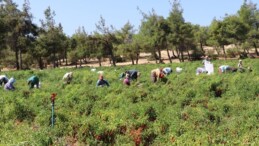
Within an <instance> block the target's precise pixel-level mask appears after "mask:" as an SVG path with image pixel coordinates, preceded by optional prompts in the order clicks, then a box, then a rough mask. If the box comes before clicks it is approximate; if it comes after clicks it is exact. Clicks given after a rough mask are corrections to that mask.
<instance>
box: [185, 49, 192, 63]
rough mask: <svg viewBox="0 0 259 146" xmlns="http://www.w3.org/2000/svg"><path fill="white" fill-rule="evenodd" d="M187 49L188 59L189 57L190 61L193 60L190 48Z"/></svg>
mask: <svg viewBox="0 0 259 146" xmlns="http://www.w3.org/2000/svg"><path fill="white" fill-rule="evenodd" d="M186 50H187V54H188V59H189V61H191V55H190V52H189V49H188V48H187V49H186Z"/></svg>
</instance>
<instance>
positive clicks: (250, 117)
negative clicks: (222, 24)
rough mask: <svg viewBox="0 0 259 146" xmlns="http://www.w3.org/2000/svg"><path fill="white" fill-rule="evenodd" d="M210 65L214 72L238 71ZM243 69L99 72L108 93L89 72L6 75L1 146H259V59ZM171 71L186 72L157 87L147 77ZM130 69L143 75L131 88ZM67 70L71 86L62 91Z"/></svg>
mask: <svg viewBox="0 0 259 146" xmlns="http://www.w3.org/2000/svg"><path fill="white" fill-rule="evenodd" d="M213 63H214V67H215V69H216V70H217V67H218V66H219V65H221V64H228V65H232V66H236V65H237V61H236V60H233V61H231V60H230V61H214V62H213ZM243 63H244V66H248V65H249V66H251V67H252V69H253V71H252V72H244V73H240V72H236V73H226V74H221V75H219V74H218V73H217V72H215V74H214V75H210V76H208V75H199V76H196V75H195V69H196V68H197V67H199V66H201V62H200V61H199V62H186V63H173V64H153V65H151V64H149V65H135V66H123V67H103V68H97V71H99V70H102V71H104V78H105V79H107V80H108V81H109V83H110V87H104V88H97V87H96V81H97V79H98V74H97V73H96V72H91V71H90V68H88V67H85V68H80V69H53V70H43V71H38V70H27V71H12V72H4V73H5V74H6V75H7V76H8V77H11V76H13V77H14V78H15V79H16V83H15V84H14V85H15V87H16V88H17V89H16V90H15V91H13V92H12V91H5V90H4V89H1V90H0V103H1V106H0V115H1V116H0V129H1V130H0V145H26V146H27V145H66V144H68V145H72V144H77V145H138V144H140V145H161V146H166V145H215V144H216V145H223V144H226V145H247V144H248V145H259V60H258V59H246V60H243ZM167 66H169V67H172V68H173V69H174V71H175V68H176V67H182V68H183V71H182V72H181V73H175V72H173V73H172V74H171V75H169V76H167V79H168V80H167V82H166V83H164V82H158V83H155V84H154V83H152V82H151V80H150V71H151V70H152V69H154V68H157V67H167ZM127 69H137V70H139V71H140V72H141V73H142V75H141V77H140V78H139V80H138V81H135V82H132V85H131V86H129V87H126V86H125V85H123V84H122V81H121V80H119V74H120V73H121V72H124V71H125V70H127ZM68 71H73V72H74V78H73V81H72V83H71V84H69V85H63V83H62V81H61V79H62V77H63V75H64V74H65V73H66V72H68ZM2 74H3V73H2ZM31 75H37V76H39V77H40V81H41V83H42V85H41V86H42V87H41V88H40V89H33V90H29V87H28V85H27V82H26V80H27V78H29V77H30V76H31ZM51 93H57V99H56V103H55V117H56V118H55V126H54V128H52V127H51V121H50V119H51V101H50V96H51Z"/></svg>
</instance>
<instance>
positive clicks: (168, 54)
mask: <svg viewBox="0 0 259 146" xmlns="http://www.w3.org/2000/svg"><path fill="white" fill-rule="evenodd" d="M166 52H167V56H168V59H169V61H170V63H172V59H171V57H170V53H169V50H168V48H166Z"/></svg>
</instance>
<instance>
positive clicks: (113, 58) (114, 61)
mask: <svg viewBox="0 0 259 146" xmlns="http://www.w3.org/2000/svg"><path fill="white" fill-rule="evenodd" d="M109 52H110V55H111V60H112V65H113V66H116V58H115V56H114V54H113V51H112V48H111V47H109Z"/></svg>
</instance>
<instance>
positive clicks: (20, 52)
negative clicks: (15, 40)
mask: <svg viewBox="0 0 259 146" xmlns="http://www.w3.org/2000/svg"><path fill="white" fill-rule="evenodd" d="M19 66H20V69H23V67H22V51H21V49H19Z"/></svg>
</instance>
